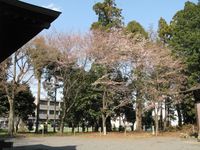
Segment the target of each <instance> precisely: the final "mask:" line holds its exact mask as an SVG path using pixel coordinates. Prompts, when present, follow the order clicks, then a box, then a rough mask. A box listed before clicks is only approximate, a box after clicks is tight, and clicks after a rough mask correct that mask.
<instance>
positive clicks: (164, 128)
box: [163, 100, 168, 131]
mask: <svg viewBox="0 0 200 150" xmlns="http://www.w3.org/2000/svg"><path fill="white" fill-rule="evenodd" d="M164 105H165V106H164V107H165V118H164V121H163V130H164V131H166V130H167V127H168V105H167V102H166V100H165V103H164Z"/></svg>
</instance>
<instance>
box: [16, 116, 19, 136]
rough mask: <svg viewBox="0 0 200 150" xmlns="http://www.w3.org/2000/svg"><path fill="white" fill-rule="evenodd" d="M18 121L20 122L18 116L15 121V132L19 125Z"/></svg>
mask: <svg viewBox="0 0 200 150" xmlns="http://www.w3.org/2000/svg"><path fill="white" fill-rule="evenodd" d="M19 122H20V117H19V116H18V117H16V123H15V132H16V133H17V132H18V126H19Z"/></svg>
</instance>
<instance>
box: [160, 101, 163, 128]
mask: <svg viewBox="0 0 200 150" xmlns="http://www.w3.org/2000/svg"><path fill="white" fill-rule="evenodd" d="M162 111H163V108H162V103H161V105H160V130H163V112H162Z"/></svg>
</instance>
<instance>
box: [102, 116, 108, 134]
mask: <svg viewBox="0 0 200 150" xmlns="http://www.w3.org/2000/svg"><path fill="white" fill-rule="evenodd" d="M102 127H103V135H106V132H107V131H106V116H105V115H104V114H103V115H102Z"/></svg>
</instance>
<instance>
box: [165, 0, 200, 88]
mask: <svg viewBox="0 0 200 150" xmlns="http://www.w3.org/2000/svg"><path fill="white" fill-rule="evenodd" d="M170 26H171V28H172V37H171V40H170V42H169V44H170V46H171V47H172V48H173V52H174V54H175V55H176V56H177V57H181V58H183V60H184V61H185V63H186V64H187V70H188V72H187V73H188V75H189V83H190V84H191V85H193V84H195V83H197V81H198V80H199V78H200V61H199V60H200V5H197V4H195V3H192V2H186V3H185V7H184V9H183V10H180V11H178V12H177V13H176V14H175V16H174V17H173V20H172V22H171V25H170Z"/></svg>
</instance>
